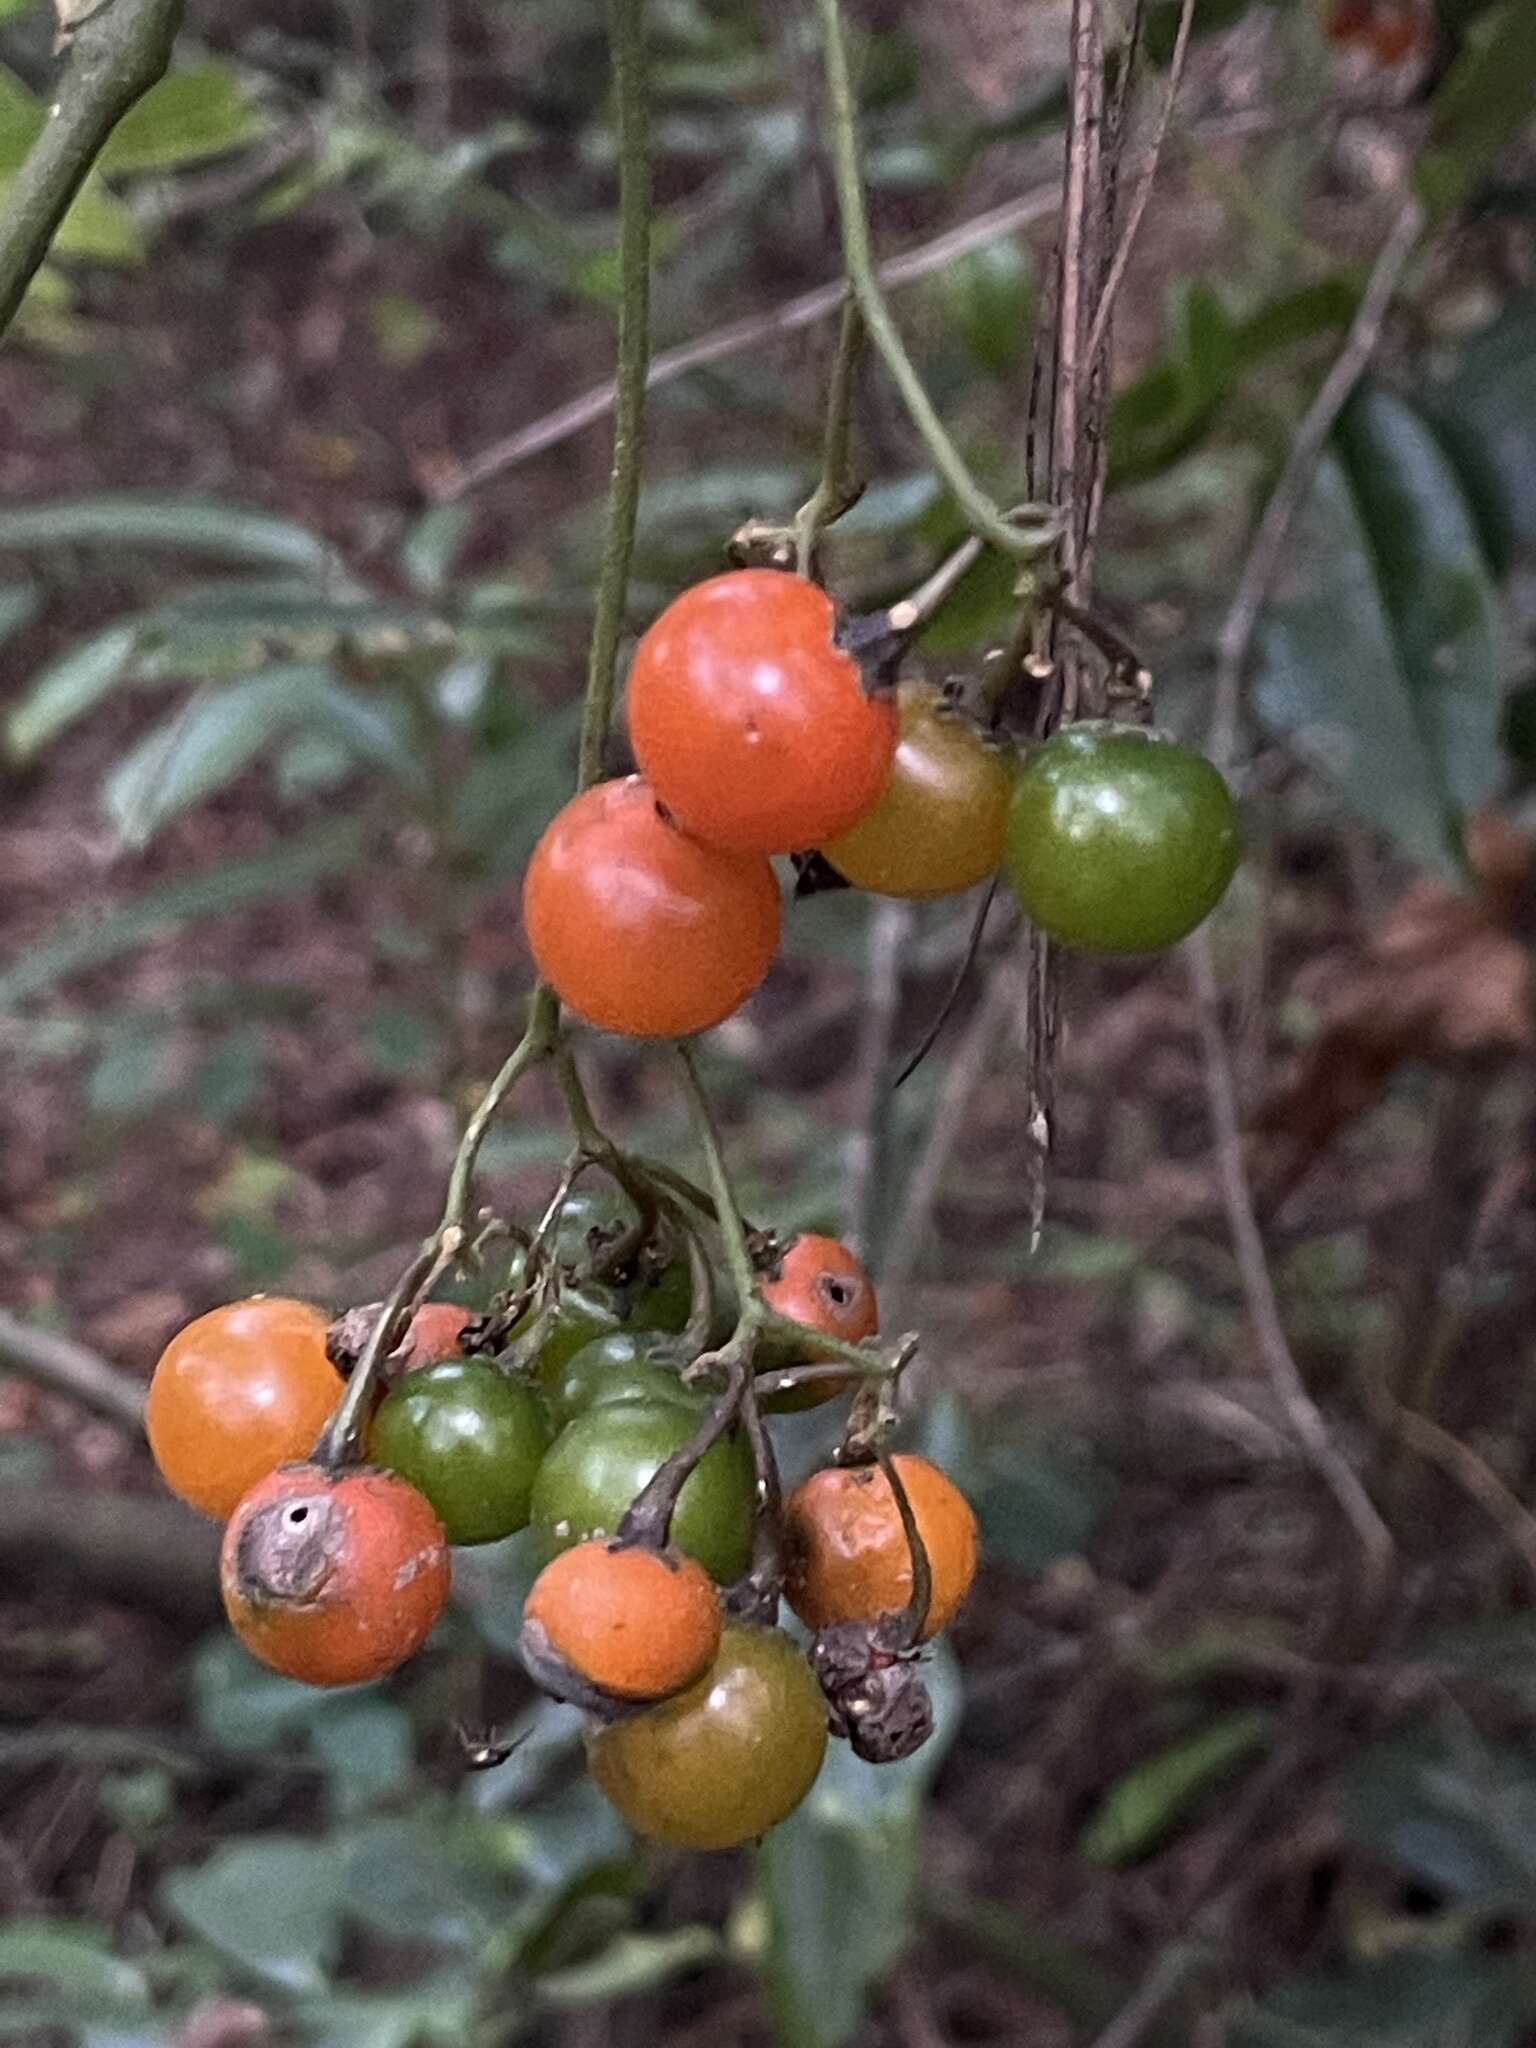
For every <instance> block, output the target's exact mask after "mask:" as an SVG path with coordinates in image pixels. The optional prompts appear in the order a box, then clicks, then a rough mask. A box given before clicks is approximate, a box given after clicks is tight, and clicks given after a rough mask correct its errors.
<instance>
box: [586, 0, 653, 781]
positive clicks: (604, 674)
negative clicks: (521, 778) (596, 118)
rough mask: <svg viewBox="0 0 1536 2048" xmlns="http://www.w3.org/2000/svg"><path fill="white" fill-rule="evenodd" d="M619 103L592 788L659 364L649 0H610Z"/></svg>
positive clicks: (591, 667) (608, 718)
mask: <svg viewBox="0 0 1536 2048" xmlns="http://www.w3.org/2000/svg"><path fill="white" fill-rule="evenodd" d="M608 19H609V28H610V34H611V38H612V44H613V85H614V98H615V101H616V103H617V107H618V129H619V278H620V305H619V369H618V376H617V378H616V379H615V390H616V405H615V415H614V425H613V477H612V481H611V483H610V486H609V491H608V528H607V533H606V535H605V537H604V540H603V562H602V569H601V572H600V574H599V577H598V585H597V606H596V610H595V613H594V615H593V620H592V643H591V649H590V652H589V655H588V661H587V690H586V698H585V701H584V703H583V705H582V712H581V747H580V753H579V756H578V766H577V771H576V783H577V787H578V788H579V789H586V788H588V787H589V786H590V785H591V784H592V783H594V782H596V781H597V780H598V778H599V777H600V776H601V774H602V772H603V755H604V752H605V750H606V748H607V744H608V728H609V726H610V725H611V724H612V722H613V692H614V683H615V679H616V677H617V673H618V657H619V637H620V635H621V633H622V632H623V630H624V600H625V598H626V596H627V595H628V591H629V562H630V556H631V555H632V553H633V552H634V544H635V513H636V509H637V508H638V506H639V503H640V470H641V462H642V458H643V454H644V441H645V387H646V375H647V372H648V370H649V367H650V346H651V345H650V280H651V135H650V116H649V112H648V108H647V100H646V68H645V66H646V60H645V9H644V4H643V0H609V6H608Z"/></svg>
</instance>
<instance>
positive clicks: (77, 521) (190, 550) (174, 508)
mask: <svg viewBox="0 0 1536 2048" xmlns="http://www.w3.org/2000/svg"><path fill="white" fill-rule="evenodd" d="M56 547H109V548H110V547H121V548H164V549H166V550H168V551H169V552H171V553H174V554H190V555H211V556H215V557H218V558H220V559H222V560H224V561H228V562H252V563H259V564H261V565H263V566H266V567H269V568H279V569H302V570H305V571H307V572H308V573H310V574H311V575H315V576H320V575H323V574H325V573H326V572H327V571H329V570H331V569H333V568H334V566H335V557H334V555H333V553H332V551H331V549H330V548H329V547H328V546H327V545H326V543H325V542H324V541H323V540H321V539H319V538H318V536H317V535H315V534H313V533H310V532H309V531H308V530H307V529H306V528H304V527H302V526H297V525H295V524H294V523H293V521H292V520H288V519H277V518H273V517H272V516H271V515H269V514H268V513H265V512H253V511H251V510H249V509H248V508H247V507H245V506H243V505H231V504H227V503H225V502H224V501H222V500H220V499H215V498H202V499H198V498H164V497H153V496H144V497H128V496H116V495H108V494H100V495H97V494H92V495H90V496H86V497H77V498H43V499H40V500H38V501H37V502H35V503H33V504H29V505H12V506H10V507H9V508H8V509H4V510H0V548H10V549H16V550H22V549H29V548H56Z"/></svg>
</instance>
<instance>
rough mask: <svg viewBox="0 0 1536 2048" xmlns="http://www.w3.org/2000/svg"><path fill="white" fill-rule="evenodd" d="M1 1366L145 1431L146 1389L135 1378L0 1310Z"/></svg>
mask: <svg viewBox="0 0 1536 2048" xmlns="http://www.w3.org/2000/svg"><path fill="white" fill-rule="evenodd" d="M0 1365H7V1366H10V1367H12V1368H13V1369H14V1370H15V1371H17V1372H19V1373H21V1374H22V1376H23V1377H24V1378H26V1379H29V1380H32V1381H33V1382H34V1383H35V1384H36V1385H38V1386H41V1387H47V1388H48V1390H49V1391H50V1392H51V1393H55V1394H68V1395H69V1397H70V1399H71V1400H73V1401H79V1402H80V1403H81V1405H82V1406H84V1407H86V1408H91V1409H94V1410H95V1412H96V1413H97V1414H98V1415H105V1416H106V1417H107V1419H108V1420H109V1421H111V1422H120V1423H122V1424H123V1426H124V1427H125V1428H127V1429H132V1430H141V1429H142V1428H143V1427H144V1396H145V1391H146V1390H145V1388H144V1386H143V1384H142V1383H141V1382H140V1381H139V1380H136V1379H132V1378H130V1377H129V1375H128V1374H127V1373H125V1372H120V1371H119V1370H118V1368H117V1367H116V1366H115V1365H108V1363H107V1361H106V1360H105V1359H104V1358H101V1357H98V1356H97V1354H96V1353H95V1352H94V1351H89V1350H87V1349H86V1347H85V1345H83V1344H77V1343H75V1341H74V1340H73V1338H70V1337H56V1336H54V1335H53V1333H52V1332H51V1331H50V1330H38V1329H34V1328H33V1326H32V1325H31V1324H30V1323H24V1322H23V1321H22V1320H21V1318H20V1317H19V1316H14V1315H12V1314H11V1312H10V1310H9V1309H4V1308H0Z"/></svg>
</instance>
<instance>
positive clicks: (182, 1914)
mask: <svg viewBox="0 0 1536 2048" xmlns="http://www.w3.org/2000/svg"><path fill="white" fill-rule="evenodd" d="M342 1872H343V1862H342V1856H341V1852H340V1850H339V1849H338V1848H337V1847H336V1846H335V1845H334V1844H332V1843H329V1842H311V1841H301V1840H299V1839H298V1838H297V1837H293V1836H287V1835H263V1836H257V1837H253V1838H252V1839H250V1840H248V1841H243V1842H233V1843H230V1844H228V1845H227V1846H226V1847H224V1848H222V1849H216V1850H215V1851H214V1853H213V1854H212V1855H211V1856H210V1857H209V1858H208V1860H207V1862H206V1863H203V1864H201V1865H199V1866H198V1868H197V1869H195V1870H176V1871H172V1872H171V1873H170V1875H169V1876H168V1877H167V1878H165V1879H164V1881H163V1882H162V1884H161V1887H160V1895H161V1899H162V1901H163V1902H164V1905H165V1907H166V1909H167V1911H169V1912H170V1913H171V1915H172V1916H173V1917H174V1918H175V1919H176V1920H177V1921H178V1922H179V1923H180V1925H181V1926H183V1927H185V1928H186V1929H187V1930H188V1932H189V1933H192V1934H195V1935H197V1936H198V1937H199V1938H200V1939H201V1940H203V1941H206V1942H209V1943H211V1944H212V1946H213V1947H214V1948H216V1949H218V1950H220V1951H221V1953H222V1954H224V1955H226V1956H228V1957H229V1958H230V1959H231V1961H233V1962H235V1963H238V1964H239V1965H240V1967H241V1968H242V1969H243V1970H247V1971H249V1972H250V1974H251V1975H252V1976H254V1977H259V1978H261V1979H263V1980H264V1981H265V1982H267V1983H269V1984H275V1985H279V1986H281V1987H282V1989H284V1990H286V1991H319V1990H321V1989H323V1988H324V1986H325V1983H326V1978H327V1973H328V1971H329V1968H330V1966H331V1964H332V1962H333V1961H334V1960H335V1956H336V1951H337V1948H338V1946H339V1942H340V1932H341V1930H340V1917H339V1916H340V1905H339V1901H340V1896H341V1881H342Z"/></svg>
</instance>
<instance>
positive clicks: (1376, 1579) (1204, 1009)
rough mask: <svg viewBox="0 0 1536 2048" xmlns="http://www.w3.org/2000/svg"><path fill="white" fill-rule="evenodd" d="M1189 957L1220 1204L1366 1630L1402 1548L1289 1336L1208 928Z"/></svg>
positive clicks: (1278, 1391) (1273, 1379)
mask: <svg viewBox="0 0 1536 2048" xmlns="http://www.w3.org/2000/svg"><path fill="white" fill-rule="evenodd" d="M1188 954H1189V967H1190V981H1191V986H1192V990H1193V994H1194V1000H1195V1012H1196V1019H1197V1022H1198V1025H1199V1031H1200V1049H1201V1068H1202V1072H1203V1076H1204V1081H1205V1094H1206V1102H1207V1105H1208V1107H1209V1111H1210V1118H1211V1127H1212V1131H1213V1134H1214V1137H1215V1143H1216V1164H1217V1170H1218V1172H1219V1175H1220V1179H1221V1194H1222V1201H1223V1203H1224V1205H1225V1207H1226V1212H1227V1224H1228V1227H1229V1229H1230V1231H1231V1234H1232V1248H1233V1251H1234V1253H1235V1254H1236V1257H1237V1265H1238V1272H1239V1274H1240V1276H1241V1279H1242V1286H1243V1296H1244V1299H1245V1301H1246V1303H1247V1306H1248V1317H1249V1321H1250V1323H1251V1324H1252V1326H1253V1334H1254V1338H1255V1340H1256V1341H1257V1344H1258V1347H1259V1355H1260V1357H1261V1358H1262V1360H1263V1363H1264V1367H1265V1370H1266V1371H1267V1373H1268V1374H1269V1379H1270V1384H1271V1386H1272V1387H1273V1389H1274V1392H1275V1396H1276V1399H1277V1400H1278V1402H1279V1404H1280V1408H1281V1411H1282V1413H1283V1414H1284V1416H1285V1418H1286V1421H1287V1422H1288V1424H1289V1425H1290V1428H1291V1430H1292V1431H1293V1433H1294V1435H1295V1437H1296V1440H1297V1442H1298V1443H1299V1444H1300V1445H1301V1447H1302V1449H1303V1450H1304V1451H1305V1452H1306V1454H1307V1457H1308V1459H1309V1460H1310V1461H1311V1463H1312V1465H1313V1467H1314V1468H1315V1470H1316V1471H1317V1474H1318V1476H1319V1477H1320V1478H1321V1479H1322V1481H1323V1483H1324V1485H1326V1486H1327V1488H1328V1490H1329V1492H1330V1493H1331V1494H1332V1495H1333V1497H1334V1499H1335V1500H1336V1501H1337V1502H1338V1505H1339V1509H1340V1511H1341V1512H1342V1514H1343V1515H1344V1517H1345V1519H1346V1520H1347V1521H1348V1523H1349V1525H1350V1527H1351V1529H1352V1530H1353V1531H1354V1533H1355V1537H1356V1540H1357V1541H1358V1543H1359V1545H1360V1554H1361V1560H1362V1566H1363V1569H1362V1574H1361V1587H1360V1598H1359V1601H1358V1604H1357V1605H1358V1613H1359V1616H1360V1619H1361V1623H1362V1625H1363V1627H1368V1626H1369V1625H1370V1624H1371V1622H1373V1621H1374V1619H1375V1618H1376V1617H1377V1616H1378V1615H1379V1614H1380V1612H1381V1609H1382V1607H1383V1605H1384V1604H1385V1601H1386V1598H1387V1595H1388V1592H1389V1591H1390V1588H1391V1582H1392V1574H1393V1570H1394V1566H1395V1561H1396V1545H1395V1544H1394V1543H1393V1541H1392V1535H1391V1532H1390V1530H1389V1529H1388V1528H1387V1525H1386V1523H1385V1522H1384V1521H1383V1520H1382V1518H1381V1516H1380V1515H1379V1514H1378V1513H1377V1511H1376V1507H1375V1504H1374V1503H1373V1502H1372V1500H1371V1497H1370V1495H1369V1494H1368V1493H1367V1492H1366V1490H1365V1487H1364V1486H1363V1485H1362V1483H1361V1480H1360V1476H1359V1474H1358V1473H1357V1472H1356V1471H1355V1469H1354V1467H1353V1466H1352V1465H1351V1464H1350V1463H1349V1461H1348V1459H1347V1458H1346V1457H1345V1456H1344V1454H1343V1452H1342V1451H1341V1450H1340V1449H1339V1448H1338V1446H1337V1445H1336V1444H1335V1443H1334V1441H1333V1438H1332V1436H1331V1435H1330V1434H1329V1430H1328V1425H1327V1422H1326V1421H1325V1420H1324V1417H1323V1413H1322V1410H1321V1409H1320V1408H1319V1407H1318V1405H1317V1403H1316V1402H1315V1401H1314V1400H1313V1399H1312V1396H1311V1395H1310V1394H1309V1393H1308V1392H1307V1389H1306V1385H1305V1383H1304V1381H1303V1380H1302V1377H1301V1373H1300V1370H1299V1368H1298V1367H1297V1364H1296V1360H1295V1357H1294V1355H1293V1354H1292V1351H1291V1347H1290V1343H1289V1340H1288V1339H1287V1337H1286V1334H1285V1326H1284V1324H1283V1323H1282V1322H1281V1319H1280V1306H1279V1302H1278V1300H1277V1298H1276V1295H1275V1284H1274V1280H1273V1278H1272V1276H1271V1274H1270V1270H1269V1259H1268V1256H1267V1254H1266V1252H1265V1249H1264V1239H1263V1236H1262V1234H1261V1232H1260V1230H1259V1224H1258V1218H1257V1216H1256V1214H1255V1212H1254V1206H1253V1190H1252V1188H1251V1187H1250V1186H1249V1183H1248V1173H1247V1168H1246V1166H1245V1165H1244V1162H1243V1139H1242V1129H1241V1125H1240V1123H1239V1120H1238V1111H1237V1091H1236V1088H1235V1086H1234V1084H1233V1080H1232V1064H1231V1060H1230V1058H1229V1056H1228V1053H1227V1044H1226V1039H1225V1037H1224V1036H1223V1033H1222V1028H1221V1014H1220V1007H1219V998H1218V993H1217V986H1216V967H1215V961H1214V959H1213V957H1212V954H1211V945H1210V939H1209V936H1208V934H1207V933H1206V932H1204V931H1199V932H1197V933H1196V934H1195V936H1194V937H1193V938H1192V939H1191V940H1190V941H1189V943H1188Z"/></svg>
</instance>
